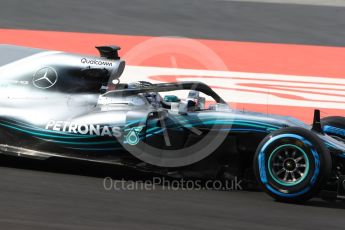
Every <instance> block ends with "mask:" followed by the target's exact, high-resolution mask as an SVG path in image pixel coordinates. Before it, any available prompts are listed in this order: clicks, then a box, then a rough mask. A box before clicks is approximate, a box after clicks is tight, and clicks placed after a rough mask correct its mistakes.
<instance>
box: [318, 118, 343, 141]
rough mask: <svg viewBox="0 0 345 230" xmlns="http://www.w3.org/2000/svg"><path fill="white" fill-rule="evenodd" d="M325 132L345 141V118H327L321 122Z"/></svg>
mask: <svg viewBox="0 0 345 230" xmlns="http://www.w3.org/2000/svg"><path fill="white" fill-rule="evenodd" d="M321 124H322V129H323V131H324V132H325V133H326V134H328V135H330V136H336V137H340V138H342V139H343V140H345V117H326V118H323V119H322V120H321Z"/></svg>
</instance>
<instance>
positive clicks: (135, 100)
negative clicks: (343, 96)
mask: <svg viewBox="0 0 345 230" xmlns="http://www.w3.org/2000/svg"><path fill="white" fill-rule="evenodd" d="M97 48H98V50H99V52H100V57H90V56H84V55H76V54H70V53H65V52H58V51H46V50H40V49H32V48H25V47H18V46H10V45H1V46H0V88H1V94H0V152H1V153H2V154H8V155H14V156H20V157H30V158H35V159H48V158H54V157H62V158H69V159H81V160H87V161H94V162H103V163H110V164H117V165H123V166H128V167H133V168H136V169H139V170H143V171H151V172H156V173H160V174H163V175H167V176H172V177H179V178H203V179H206V178H207V179H209V178H211V179H217V178H223V179H224V178H225V179H228V178H233V176H236V177H240V178H243V180H246V181H253V182H257V183H258V184H259V185H260V186H261V187H262V189H263V190H264V191H265V192H267V193H268V194H269V195H271V196H272V197H274V198H275V199H277V200H281V201H287V202H298V201H305V200H308V199H310V198H312V197H314V196H316V195H317V194H319V193H320V192H321V191H322V190H324V189H327V188H333V189H338V191H337V193H336V195H337V196H338V197H340V198H341V197H342V196H344V192H343V191H344V187H343V186H344V184H345V183H343V182H344V176H343V175H345V169H344V163H345V118H343V117H328V118H325V119H322V120H321V119H320V111H318V110H315V114H314V123H313V124H312V125H307V124H305V123H303V122H301V121H299V120H297V119H294V118H291V117H285V116H277V115H267V114H260V113H254V112H248V111H242V110H241V111H239V110H236V109H233V108H231V107H230V106H229V105H228V104H227V103H226V102H225V101H224V100H223V99H222V98H221V97H220V96H219V95H218V94H217V93H216V92H215V91H213V90H212V89H211V88H210V87H208V86H207V85H205V84H203V83H201V82H174V83H158V84H152V83H149V82H143V81H139V82H135V83H121V82H120V80H119V78H120V76H121V74H122V73H123V71H124V68H125V62H124V61H123V60H121V59H120V57H119V56H118V50H119V48H118V47H116V46H102V47H97ZM175 92H185V93H186V97H185V98H184V99H181V98H179V97H178V96H177V93H175ZM209 101H211V102H210V103H209ZM229 175H230V176H229Z"/></svg>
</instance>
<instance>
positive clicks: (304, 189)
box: [254, 127, 332, 202]
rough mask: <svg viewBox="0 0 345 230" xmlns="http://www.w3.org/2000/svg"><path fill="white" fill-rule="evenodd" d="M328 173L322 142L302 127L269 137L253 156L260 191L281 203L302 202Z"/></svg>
mask: <svg viewBox="0 0 345 230" xmlns="http://www.w3.org/2000/svg"><path fill="white" fill-rule="evenodd" d="M331 170H332V159H331V156H330V153H329V151H328V149H327V148H326V147H325V146H324V144H323V142H322V140H321V139H320V138H319V137H318V136H317V135H316V134H314V133H313V132H312V131H309V130H306V129H303V128H295V127H289V128H283V129H280V130H277V131H275V132H272V133H271V134H269V135H268V136H267V137H266V138H265V139H264V140H262V142H261V143H260V145H259V146H258V149H257V151H256V154H255V156H254V172H255V175H256V177H257V180H258V182H259V184H260V186H261V187H262V189H263V190H264V191H265V192H266V193H268V194H269V195H270V196H272V197H273V198H275V199H276V200H279V201H284V202H303V201H306V200H308V199H310V198H312V197H314V196H315V195H317V193H318V192H320V190H321V188H322V187H323V186H324V185H325V183H326V182H327V180H328V178H329V176H330V173H331Z"/></svg>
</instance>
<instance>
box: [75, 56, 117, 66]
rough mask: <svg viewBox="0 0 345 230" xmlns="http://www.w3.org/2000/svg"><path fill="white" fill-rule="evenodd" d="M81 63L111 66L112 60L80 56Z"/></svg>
mask: <svg viewBox="0 0 345 230" xmlns="http://www.w3.org/2000/svg"><path fill="white" fill-rule="evenodd" d="M81 63H83V64H89V65H105V66H113V63H112V62H109V61H103V60H98V59H87V58H82V59H81Z"/></svg>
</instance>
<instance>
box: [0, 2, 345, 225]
mask: <svg viewBox="0 0 345 230" xmlns="http://www.w3.org/2000/svg"><path fill="white" fill-rule="evenodd" d="M0 5H1V7H0V28H18V29H38V30H61V31H81V32H95V33H117V34H135V35H138V34H139V35H156V36H160V35H174V36H186V37H196V38H212V39H224V40H241V41H261V42H277V43H298V44H319V45H333V46H344V45H345V39H344V35H345V30H344V28H345V8H343V7H339V8H338V7H331V6H310V5H291V4H290V5H288V4H268V3H251V2H246V3H243V2H232V1H215V0H212V1H211V0H185V1H182V0H174V1H159V0H149V1H140V0H133V1H124V0H123V1H110V0H99V1H90V0H83V1H82V0H75V1H70V0H61V1H56V0H55V1H52V0H47V1H36V0H35V1H34V0H26V1H20V0H3V1H1V3H0ZM0 175H1V176H0V185H1V189H0V213H1V215H0V229H35V230H36V229H85V230H88V229H95V230H96V229H97V230H99V229H198V230H199V229H222V230H223V229H263V230H270V229H272V230H273V229H313V230H317V229H333V230H335V229H344V227H343V226H344V225H345V218H344V209H345V203H341V202H334V203H328V202H325V201H322V200H319V199H314V200H312V201H310V202H308V203H306V204H305V205H293V204H283V203H278V202H274V201H273V200H272V199H271V198H270V197H268V196H267V195H265V194H264V193H261V192H249V191H248V192H245V191H213V190H207V191H197V190H193V191H184V190H178V191H165V190H162V188H160V187H157V189H156V190H155V191H144V190H137V191H114V190H112V191H106V190H105V189H104V188H103V184H102V183H103V178H104V177H107V176H110V177H112V178H113V179H122V178H125V179H126V180H145V179H151V178H152V177H153V175H149V174H143V173H138V172H136V171H133V170H128V169H123V168H121V167H114V166H108V165H99V164H90V163H83V162H76V161H62V160H54V161H49V162H40V161H39V162H37V161H34V160H23V159H21V160H17V159H13V158H8V157H1V158H0Z"/></svg>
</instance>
